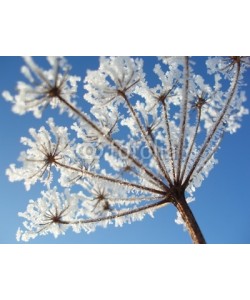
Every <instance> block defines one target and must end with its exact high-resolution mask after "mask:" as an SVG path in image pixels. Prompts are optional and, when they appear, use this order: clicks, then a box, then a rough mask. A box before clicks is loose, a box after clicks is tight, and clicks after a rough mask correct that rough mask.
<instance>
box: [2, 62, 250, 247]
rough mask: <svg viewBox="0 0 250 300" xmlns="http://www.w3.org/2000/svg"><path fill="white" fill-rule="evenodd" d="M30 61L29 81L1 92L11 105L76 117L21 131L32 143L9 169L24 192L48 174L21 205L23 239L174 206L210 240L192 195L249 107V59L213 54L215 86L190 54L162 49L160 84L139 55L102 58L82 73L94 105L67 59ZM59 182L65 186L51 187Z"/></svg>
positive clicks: (195, 237)
mask: <svg viewBox="0 0 250 300" xmlns="http://www.w3.org/2000/svg"><path fill="white" fill-rule="evenodd" d="M24 60H25V63H26V65H25V66H23V67H22V68H21V72H22V73H23V75H24V76H25V78H26V82H22V81H19V82H18V83H17V94H16V95H14V96H13V95H11V94H10V93H9V92H8V91H4V92H3V93H2V95H3V97H4V98H5V99H6V100H7V101H9V102H11V103H12V104H13V106H12V109H13V111H14V112H15V113H18V114H20V115H23V114H25V113H26V112H32V113H33V114H34V116H35V117H39V118H40V117H42V114H43V112H44V110H45V108H47V107H48V106H50V107H51V108H52V109H54V108H59V112H60V113H64V112H67V114H68V116H69V118H73V119H75V120H77V121H76V122H74V123H73V125H72V126H69V127H63V126H57V125H55V122H54V120H53V119H52V118H49V119H48V121H47V125H48V127H49V128H48V129H47V128H45V127H44V126H42V127H41V128H40V129H39V130H35V129H33V128H31V129H30V130H29V133H30V135H31V138H25V137H23V138H22V139H21V143H22V144H23V145H24V146H26V147H27V149H26V151H22V152H21V154H20V157H19V163H21V164H22V166H21V167H18V166H16V165H15V164H11V165H10V167H9V168H8V169H7V170H6V174H7V175H8V176H9V180H10V181H21V180H22V181H24V185H25V187H26V189H27V190H29V189H30V188H31V186H32V185H33V184H35V183H37V182H41V183H42V184H44V185H45V186H46V188H47V190H46V191H43V192H42V193H41V197H40V198H38V199H37V200H30V202H29V204H28V206H27V210H26V211H25V212H23V213H19V216H20V217H23V218H24V219H25V221H24V222H23V227H24V229H20V228H19V229H18V232H17V239H18V240H22V241H29V240H30V239H32V238H36V237H37V236H38V235H46V234H49V233H50V234H53V235H54V236H55V237H57V236H59V235H61V234H65V232H66V230H68V229H69V228H71V229H72V230H73V231H74V232H76V233H79V232H81V231H85V232H87V233H90V232H93V231H94V230H95V229H96V227H97V226H102V227H106V226H108V225H109V224H112V223H113V224H115V226H122V225H123V224H124V223H131V222H133V221H137V220H142V219H143V218H144V216H145V215H148V214H149V215H150V216H153V213H154V212H155V211H156V210H157V209H159V208H162V207H165V206H166V205H167V204H172V205H173V206H174V207H175V208H176V210H177V215H178V223H179V224H181V223H182V224H184V225H185V227H186V228H187V230H188V232H189V234H190V237H191V239H192V241H193V242H194V243H205V242H206V241H205V238H204V237H203V235H202V232H201V230H200V228H199V225H198V223H197V222H196V219H195V217H194V215H193V213H192V211H191V209H190V207H189V204H188V203H189V202H190V199H192V200H194V198H193V193H194V191H195V189H196V188H198V187H199V186H200V185H201V183H202V181H203V180H204V178H205V177H207V176H208V174H209V172H210V171H211V170H212V168H213V166H214V165H215V164H216V163H217V160H216V158H215V154H216V152H217V150H218V148H219V146H220V143H221V141H222V138H223V136H224V133H225V132H230V133H234V132H236V131H237V129H238V128H239V127H240V121H241V119H242V116H244V115H246V114H248V110H247V109H246V108H245V107H244V106H243V102H244V101H246V97H245V95H244V91H243V89H242V87H243V86H244V81H243V80H244V76H243V75H244V72H245V71H246V69H247V68H248V67H249V66H250V59H249V57H242V56H230V57H227V58H220V57H211V58H208V59H207V61H206V65H207V71H208V73H209V75H211V76H213V77H214V85H213V86H211V84H207V83H205V79H204V78H203V76H201V75H200V74H199V72H198V71H194V70H195V67H194V68H193V66H194V64H193V61H192V59H190V58H189V57H184V58H183V57H167V56H164V57H161V58H159V60H160V63H157V64H156V65H155V67H154V69H153V72H154V73H155V74H156V75H157V80H158V82H159V83H156V85H155V86H154V87H150V85H149V84H148V83H147V81H146V79H145V74H144V72H143V61H142V59H137V58H136V59H134V58H129V57H102V58H100V66H99V68H98V70H94V71H90V70H88V71H87V76H86V77H85V79H84V80H83V82H84V89H85V90H86V91H87V92H86V93H85V94H84V97H83V98H84V100H85V101H87V102H88V103H89V104H90V105H91V108H90V111H89V112H87V111H85V109H83V108H81V106H80V105H81V103H80V102H79V103H76V101H75V99H77V97H78V94H77V88H78V85H77V83H78V81H79V80H80V78H79V77H78V76H72V75H69V71H70V66H69V65H68V64H67V62H66V59H64V58H63V57H48V58H47V60H48V63H49V68H50V69H49V70H44V69H43V68H41V67H40V66H38V65H37V64H36V63H35V62H34V60H33V59H32V58H30V57H25V58H24ZM145 61H146V59H145ZM195 111H196V114H194V112H195ZM72 134H74V135H76V137H77V138H74V139H72V138H71V136H72ZM145 150H146V151H145ZM143 151H145V153H146V155H145V153H144V152H143ZM148 153H149V155H147V154H148ZM55 170H56V172H54V171H55ZM55 180H57V181H58V184H57V185H58V186H60V187H61V188H65V187H67V189H64V191H63V192H59V191H58V190H57V187H51V186H52V184H54V183H55ZM73 187H74V188H76V191H77V192H73V191H72V190H70V189H69V188H71V189H73ZM187 195H188V196H189V197H187Z"/></svg>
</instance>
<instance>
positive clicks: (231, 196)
mask: <svg viewBox="0 0 250 300" xmlns="http://www.w3.org/2000/svg"><path fill="white" fill-rule="evenodd" d="M194 60H196V61H197V64H198V63H201V64H202V63H204V59H203V58H194ZM38 61H40V59H38ZM41 61H43V60H41ZM68 61H69V63H70V64H71V65H72V74H76V75H79V76H81V77H84V76H85V75H86V70H87V69H88V68H90V69H96V68H97V67H98V58H97V57H69V58H68ZM154 62H155V60H154V59H153V58H151V57H148V58H145V66H146V68H147V69H146V70H148V71H149V72H150V70H151V69H152V66H153V64H154ZM22 64H23V62H22V59H21V58H20V57H0V92H2V91H3V90H6V89H7V90H10V91H13V90H14V88H15V85H16V82H17V80H20V79H22V75H21V74H20V67H21V66H22ZM202 70H203V69H202V67H201V69H200V71H202ZM149 74H150V73H149ZM245 75H246V77H245V79H246V80H245V81H246V82H250V71H248V72H247V73H246V74H245ZM150 79H152V80H153V79H154V78H153V77H150V76H149V77H148V80H150ZM246 92H247V97H248V99H250V87H249V86H247V87H246ZM82 94H83V90H82V84H80V86H79V98H78V101H79V103H81V101H82ZM0 101H1V106H0V107H1V108H0V119H1V122H2V126H1V130H0V140H1V152H0V153H1V155H0V243H10V244H12V243H16V239H15V234H16V230H17V228H18V227H19V226H20V225H21V223H22V219H21V218H19V217H18V216H17V213H18V212H19V211H25V209H26V206H27V203H28V200H29V199H36V198H38V197H39V195H40V187H39V186H34V187H32V188H31V190H30V191H29V192H26V191H25V188H24V185H23V183H17V182H15V183H10V182H9V181H8V178H7V177H6V176H5V170H6V168H7V167H8V166H9V165H10V164H11V163H15V162H16V161H17V158H18V156H19V153H20V149H21V148H20V137H21V136H28V129H29V128H30V127H34V128H39V127H40V126H41V125H43V124H44V121H45V120H47V118H48V117H49V116H53V117H54V118H55V120H57V122H56V123H58V124H60V123H65V122H67V115H66V114H65V115H62V116H58V114H57V112H56V111H52V110H50V109H47V110H46V111H45V113H44V116H43V118H42V119H41V120H38V119H35V118H34V117H33V116H32V115H31V114H26V115H25V116H18V115H15V114H13V113H12V112H11V105H10V104H9V103H7V102H5V101H4V100H3V99H2V97H1V100H0ZM82 103H83V101H82ZM246 106H247V107H248V108H250V104H249V100H248V102H247V103H246ZM249 129H250V128H249V116H247V117H245V118H244V119H243V122H242V128H241V129H240V130H239V131H238V132H237V133H236V134H234V135H229V134H228V135H226V136H225V138H224V140H223V142H222V146H221V149H220V150H219V152H218V153H217V158H218V159H219V164H218V165H216V166H215V168H214V169H213V170H212V172H211V173H210V175H209V177H208V178H207V179H206V180H204V182H203V184H202V186H201V187H200V188H199V189H198V190H197V192H196V193H195V196H196V201H195V202H193V203H191V208H192V210H193V213H194V215H195V217H196V219H197V221H198V223H199V225H200V227H201V229H202V231H203V234H204V236H205V238H206V240H207V242H208V243H249V242H250V197H249V196H250V192H249V189H248V186H249V178H250V176H249V175H250V174H249V173H250V151H249V149H250V147H249V146H250V139H249ZM175 218H176V212H175V209H174V208H173V207H171V206H167V207H165V208H163V209H161V210H158V212H156V213H155V218H154V219H152V218H150V217H146V218H145V219H144V220H143V221H141V222H134V223H133V224H131V225H128V224H125V225H124V226H123V227H122V228H115V227H113V226H109V227H108V228H107V229H102V228H97V230H96V232H94V233H91V234H89V235H88V234H86V233H80V234H75V233H71V231H70V230H69V231H67V232H66V235H65V236H60V237H59V238H57V239H54V237H53V236H50V235H47V236H42V237H39V238H36V239H35V240H34V241H31V243H71V244H73V243H81V244H84V243H87V244H95V243H123V244H127V243H149V244H150V243H153V244H156V243H157V244H167V243H190V238H189V235H188V233H187V232H185V231H183V227H182V226H179V225H177V224H175V222H174V219H175Z"/></svg>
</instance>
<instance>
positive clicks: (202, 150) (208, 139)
mask: <svg viewBox="0 0 250 300" xmlns="http://www.w3.org/2000/svg"><path fill="white" fill-rule="evenodd" d="M239 76H240V65H239V64H237V71H236V74H235V78H234V80H233V82H232V90H231V92H230V94H229V97H228V100H227V101H226V103H225V106H224V108H223V110H222V112H221V114H220V115H219V117H218V119H217V120H216V122H215V124H214V125H213V127H212V129H211V131H210V133H209V134H208V136H207V137H206V140H205V141H204V144H203V146H202V148H201V150H200V151H199V154H198V156H197V158H196V160H195V162H194V163H193V167H192V168H191V170H190V171H189V174H188V175H187V177H186V179H185V180H184V183H183V186H184V187H186V186H187V185H188V182H189V180H190V178H191V177H192V174H193V173H194V171H195V169H196V167H197V166H198V163H199V161H200V160H201V158H202V155H203V153H204V152H205V151H206V149H207V148H208V146H209V143H210V141H211V140H212V138H213V137H214V135H215V133H216V132H217V130H218V128H219V126H221V125H223V124H222V123H223V118H224V116H225V114H226V113H227V110H228V109H229V107H230V102H231V101H232V99H233V97H234V94H235V92H236V88H237V84H238V80H239Z"/></svg>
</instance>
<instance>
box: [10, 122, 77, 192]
mask: <svg viewBox="0 0 250 300" xmlns="http://www.w3.org/2000/svg"><path fill="white" fill-rule="evenodd" d="M47 124H48V126H49V129H50V131H51V133H52V135H51V134H50V132H49V131H47V130H46V129H45V127H41V128H40V129H39V130H38V131H36V130H35V129H33V128H30V130H29V133H30V135H31V136H32V139H30V138H25V137H23V138H21V143H22V144H23V145H25V146H27V147H28V149H27V151H26V152H24V151H22V152H21V154H20V156H19V161H20V162H21V163H22V166H21V167H20V168H18V167H16V165H14V164H11V165H10V167H9V168H8V169H7V170H6V175H8V176H9V180H10V181H12V182H13V181H20V180H24V184H25V187H26V189H27V190H29V189H30V187H31V185H33V184H35V183H36V182H37V181H40V182H42V183H44V184H45V185H46V186H47V187H49V186H50V184H51V182H52V180H53V174H52V168H53V167H56V168H57V162H60V163H63V164H65V163H67V164H68V163H69V162H70V161H73V160H74V158H75V155H74V150H73V148H72V147H71V144H72V142H70V141H69V137H68V130H67V128H66V127H60V126H56V125H55V123H54V120H53V119H52V118H50V119H48V121H47Z"/></svg>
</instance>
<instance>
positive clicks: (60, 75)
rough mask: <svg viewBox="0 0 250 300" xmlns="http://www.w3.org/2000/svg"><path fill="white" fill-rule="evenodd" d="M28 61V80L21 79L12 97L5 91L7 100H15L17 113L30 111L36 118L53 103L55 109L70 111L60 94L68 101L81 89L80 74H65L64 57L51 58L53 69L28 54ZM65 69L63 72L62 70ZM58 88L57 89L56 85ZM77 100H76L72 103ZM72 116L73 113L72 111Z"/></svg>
mask: <svg viewBox="0 0 250 300" xmlns="http://www.w3.org/2000/svg"><path fill="white" fill-rule="evenodd" d="M24 61H25V63H26V65H25V66H23V67H22V68H21V72H22V73H23V74H24V76H25V77H26V79H27V81H28V82H22V81H20V82H18V84H17V91H18V93H17V94H16V95H14V96H12V98H10V96H9V94H6V92H4V94H3V96H4V98H5V99H6V100H8V101H11V102H12V103H13V107H12V110H13V112H15V113H17V114H19V115H23V114H25V113H26V112H29V111H31V112H33V114H34V116H35V117H36V118H41V116H42V113H43V110H44V108H45V107H46V106H47V105H48V104H50V105H51V107H52V108H56V107H59V108H60V112H63V111H65V110H67V108H66V107H65V105H64V104H63V103H62V102H61V101H60V100H59V99H58V97H57V94H60V95H61V96H62V97H63V98H64V99H65V100H67V101H68V102H72V101H71V99H73V98H74V95H75V93H76V91H77V82H78V81H80V80H81V78H80V77H77V76H70V75H67V73H65V70H66V69H68V66H67V64H66V61H65V59H62V58H60V57H54V58H49V59H48V61H49V63H50V65H51V69H49V70H43V69H42V68H40V67H39V66H38V65H37V64H36V63H35V62H34V60H33V59H32V58H31V57H24ZM60 71H62V72H60ZM55 87H56V88H57V89H58V90H57V91H55V89H54V88H55ZM72 103H73V102H72ZM70 114H71V115H72V112H70Z"/></svg>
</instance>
